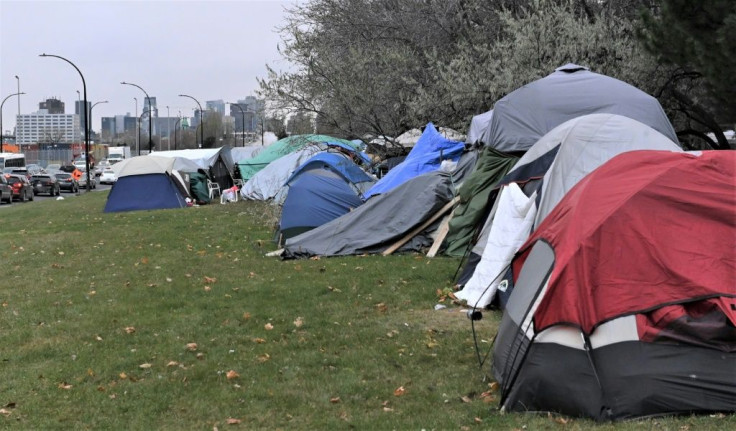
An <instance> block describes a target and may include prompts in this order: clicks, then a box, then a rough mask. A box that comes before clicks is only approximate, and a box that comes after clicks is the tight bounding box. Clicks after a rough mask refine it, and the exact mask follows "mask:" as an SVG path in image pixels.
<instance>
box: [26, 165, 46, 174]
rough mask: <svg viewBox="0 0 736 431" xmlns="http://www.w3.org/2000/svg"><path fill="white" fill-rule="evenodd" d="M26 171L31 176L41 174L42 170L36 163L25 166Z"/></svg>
mask: <svg viewBox="0 0 736 431" xmlns="http://www.w3.org/2000/svg"><path fill="white" fill-rule="evenodd" d="M26 169H27V170H28V173H29V174H31V175H36V174H40V173H41V172H43V168H42V167H41V165H38V164H36V163H29V164H27V165H26Z"/></svg>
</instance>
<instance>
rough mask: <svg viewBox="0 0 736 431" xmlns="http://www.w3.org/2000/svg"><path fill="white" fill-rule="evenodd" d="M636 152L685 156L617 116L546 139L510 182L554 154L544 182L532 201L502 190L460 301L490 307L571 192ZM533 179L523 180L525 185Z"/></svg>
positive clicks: (588, 120)
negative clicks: (529, 243)
mask: <svg viewBox="0 0 736 431" xmlns="http://www.w3.org/2000/svg"><path fill="white" fill-rule="evenodd" d="M635 150H666V151H677V152H679V151H682V149H681V148H680V147H679V146H678V145H677V144H675V143H674V142H672V140H670V139H669V138H668V137H666V136H665V135H663V134H661V133H659V132H658V131H656V130H654V129H653V128H651V127H649V126H647V125H645V124H642V123H640V122H638V121H636V120H632V119H631V118H628V117H624V116H621V115H616V114H591V115H584V116H582V117H577V118H574V119H572V120H569V121H566V122H565V123H563V124H561V125H559V126H557V127H556V128H554V129H552V130H551V131H550V132H549V133H547V134H546V135H544V136H543V137H542V138H541V139H540V140H539V141H537V143H536V144H534V146H532V147H531V148H530V149H529V151H528V152H527V153H526V154H525V155H524V156H523V157H522V158H521V159H519V162H518V163H517V164H516V165H515V166H514V168H513V169H512V170H511V171H510V172H509V174H508V175H507V177H506V178H509V177H512V178H513V176H514V175H521V173H522V172H524V170H527V169H529V168H530V167H531V166H533V165H534V164H535V163H538V162H540V161H543V160H544V159H545V156H547V157H549V156H550V155H553V156H554V158H553V159H552V162H551V164H550V165H549V167H548V168H547V169H546V173H545V174H544V178H543V179H542V181H541V182H538V183H537V184H536V186H537V187H535V188H534V191H531V192H528V193H529V196H527V195H526V194H525V193H524V192H522V191H521V188H520V187H519V186H517V185H516V184H515V183H514V182H513V181H512V182H509V183H507V185H505V186H504V187H503V188H502V189H501V192H500V194H499V197H498V201H497V208H496V213H495V217H493V218H490V217H489V219H488V221H487V222H486V226H485V227H484V230H488V232H487V233H488V235H487V238H488V239H487V242H486V243H485V245H483V252H482V257H481V260H480V263H478V265H477V266H476V269H475V272H473V275H472V277H471V278H470V280H468V282H467V283H466V284H465V286H464V287H463V289H462V290H461V291H460V292H458V293H457V294H456V296H457V297H458V298H460V299H464V300H467V302H468V304H469V305H471V306H476V307H478V308H482V307H485V306H486V305H488V304H489V303H490V302H491V300H492V299H493V297H494V295H495V293H496V289H497V288H498V285H499V282H500V280H501V279H502V278H503V275H504V274H505V268H506V267H507V266H508V264H509V263H510V262H511V258H512V257H513V255H514V253H515V252H516V251H517V250H518V249H519V247H520V246H521V245H523V243H524V242H525V241H526V239H527V237H528V236H529V234H530V233H531V230H532V229H533V228H534V226H538V225H539V223H541V222H542V220H544V218H545V217H546V216H547V214H549V212H550V211H551V210H552V209H553V208H554V207H555V206H556V205H557V203H558V202H559V201H560V200H561V199H562V197H564V195H565V194H566V193H567V191H568V190H570V189H571V188H572V187H573V186H574V185H575V184H577V183H578V182H579V181H580V180H581V179H582V178H583V177H585V176H586V175H587V174H589V173H590V172H592V171H593V170H595V169H596V168H597V167H598V166H600V165H602V164H603V163H605V162H606V161H608V160H610V159H611V158H613V157H614V156H616V155H618V154H621V153H624V152H628V151H635ZM554 152H556V153H554ZM528 179H529V178H527V177H526V176H520V177H519V181H527V180H528ZM502 181H503V180H502ZM537 195H539V197H537ZM537 205H538V206H537Z"/></svg>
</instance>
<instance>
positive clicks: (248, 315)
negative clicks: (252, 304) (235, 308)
mask: <svg viewBox="0 0 736 431" xmlns="http://www.w3.org/2000/svg"><path fill="white" fill-rule="evenodd" d="M250 318H251V316H250V313H249V312H247V311H246V312H245V313H243V320H250Z"/></svg>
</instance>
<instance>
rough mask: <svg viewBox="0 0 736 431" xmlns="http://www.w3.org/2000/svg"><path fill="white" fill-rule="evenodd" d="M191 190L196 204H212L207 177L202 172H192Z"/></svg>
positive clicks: (190, 178)
mask: <svg viewBox="0 0 736 431" xmlns="http://www.w3.org/2000/svg"><path fill="white" fill-rule="evenodd" d="M189 188H190V189H191V191H192V197H193V198H194V201H195V202H197V203H205V204H207V203H209V202H210V194H209V191H208V190H207V175H205V174H203V173H200V172H190V173H189Z"/></svg>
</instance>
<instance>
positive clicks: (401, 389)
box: [394, 386, 406, 397]
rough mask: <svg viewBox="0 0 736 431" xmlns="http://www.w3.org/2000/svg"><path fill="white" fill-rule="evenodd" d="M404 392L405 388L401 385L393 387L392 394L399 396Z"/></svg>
mask: <svg viewBox="0 0 736 431" xmlns="http://www.w3.org/2000/svg"><path fill="white" fill-rule="evenodd" d="M405 393H406V389H404V387H403V386H399V387H398V388H396V389H394V396H395V397H400V396H402V395H404V394H405Z"/></svg>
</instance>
